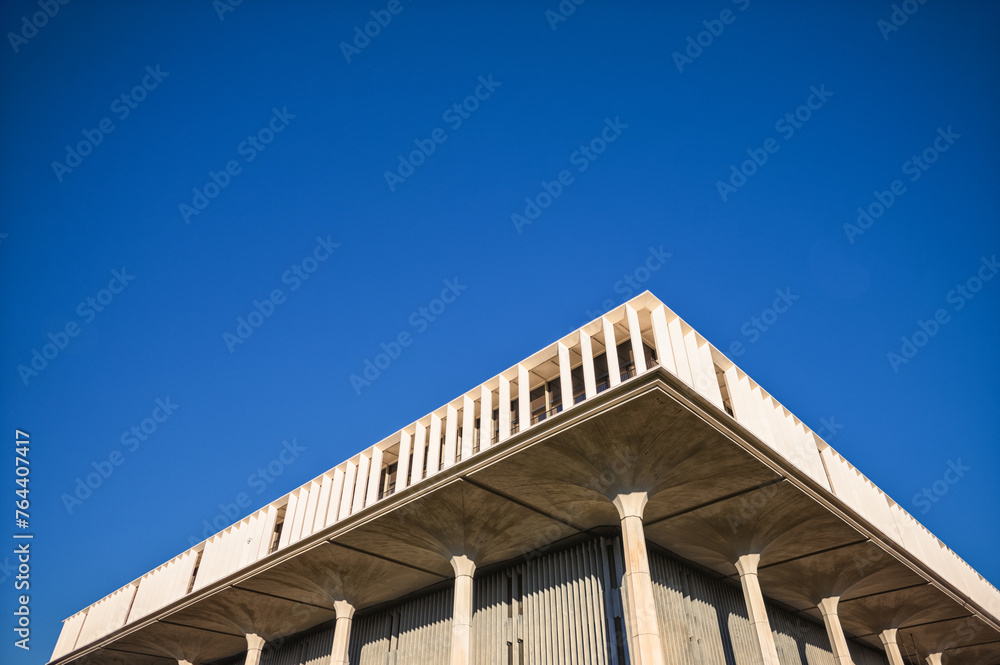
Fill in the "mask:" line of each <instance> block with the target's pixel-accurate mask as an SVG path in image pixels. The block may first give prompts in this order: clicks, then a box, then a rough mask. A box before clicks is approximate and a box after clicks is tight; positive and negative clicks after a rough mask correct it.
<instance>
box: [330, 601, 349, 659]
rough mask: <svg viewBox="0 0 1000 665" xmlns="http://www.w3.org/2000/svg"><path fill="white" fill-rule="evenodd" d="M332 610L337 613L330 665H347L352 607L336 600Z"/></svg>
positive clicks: (345, 602)
mask: <svg viewBox="0 0 1000 665" xmlns="http://www.w3.org/2000/svg"><path fill="white" fill-rule="evenodd" d="M333 608H334V609H335V610H336V611H337V624H336V626H335V627H334V629H333V653H332V655H331V657H330V665H348V664H349V651H348V649H349V648H350V646H351V621H352V620H353V619H354V606H353V605H351V604H350V603H348V602H347V601H346V600H338V601H337V602H335V603H334V604H333Z"/></svg>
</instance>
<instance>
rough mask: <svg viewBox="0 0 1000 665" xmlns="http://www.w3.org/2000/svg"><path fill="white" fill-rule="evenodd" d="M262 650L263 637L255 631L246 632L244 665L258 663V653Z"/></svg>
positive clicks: (256, 664)
mask: <svg viewBox="0 0 1000 665" xmlns="http://www.w3.org/2000/svg"><path fill="white" fill-rule="evenodd" d="M263 650H264V638H263V637H261V636H260V635H257V634H255V633H247V659H246V660H245V661H243V662H244V663H245V665H260V653H261V651H263Z"/></svg>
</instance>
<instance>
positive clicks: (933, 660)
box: [925, 652, 941, 665]
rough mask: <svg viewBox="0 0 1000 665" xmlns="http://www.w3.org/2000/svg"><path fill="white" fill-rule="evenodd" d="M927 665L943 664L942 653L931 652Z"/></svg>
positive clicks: (928, 655)
mask: <svg viewBox="0 0 1000 665" xmlns="http://www.w3.org/2000/svg"><path fill="white" fill-rule="evenodd" d="M925 660H926V661H927V665H941V653H940V652H938V653H929V654H927V658H925Z"/></svg>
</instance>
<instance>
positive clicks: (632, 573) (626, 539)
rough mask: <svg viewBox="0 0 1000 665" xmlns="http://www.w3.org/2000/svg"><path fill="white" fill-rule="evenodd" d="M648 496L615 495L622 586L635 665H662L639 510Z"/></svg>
mask: <svg viewBox="0 0 1000 665" xmlns="http://www.w3.org/2000/svg"><path fill="white" fill-rule="evenodd" d="M648 500H649V495H648V494H646V492H631V493H628V494H619V495H618V496H617V497H615V500H614V504H615V508H617V509H618V516H619V517H620V518H621V521H622V543H623V546H624V555H625V584H624V585H623V586H625V588H626V590H627V598H623V600H624V601H625V606H626V607H625V613H626V616H627V617H628V633H629V635H628V636H629V646H630V649H631V652H632V663H633V664H634V665H663V646H662V644H661V641H660V625H659V623H658V622H657V620H656V604H655V602H654V600H653V578H652V577H651V576H650V574H649V555H648V554H647V553H646V534H645V531H644V530H643V527H642V511H643V509H644V508H645V507H646V502H647V501H648Z"/></svg>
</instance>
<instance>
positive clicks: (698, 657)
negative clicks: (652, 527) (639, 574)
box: [649, 552, 886, 665]
mask: <svg viewBox="0 0 1000 665" xmlns="http://www.w3.org/2000/svg"><path fill="white" fill-rule="evenodd" d="M649 563H650V573H651V575H652V578H653V594H654V599H655V602H656V612H657V619H658V620H659V625H660V635H661V638H662V641H663V651H664V654H663V655H664V659H665V661H666V662H668V663H678V664H685V665H687V664H690V665H715V664H717V663H726V664H727V665H760V662H761V661H760V655H759V654H758V647H757V642H756V639H755V637H754V634H753V629H752V627H751V625H750V620H749V618H748V617H747V611H746V604H745V601H744V600H743V594H742V592H741V590H740V588H739V587H737V586H735V585H732V584H727V583H725V582H723V581H722V580H718V579H714V578H711V577H709V576H707V575H704V574H702V573H699V572H698V571H696V570H693V569H691V568H689V567H687V566H685V565H684V564H682V563H680V562H677V561H674V560H673V559H670V558H667V557H665V556H662V555H661V554H659V553H657V552H650V554H649ZM767 614H768V620H769V621H770V623H771V631H772V633H773V635H774V642H775V646H776V648H777V651H778V660H779V662H780V663H781V665H836V663H835V661H834V658H833V653H832V650H831V649H830V641H829V638H828V637H827V634H826V629H825V627H824V626H823V625H821V624H818V623H814V622H812V621H807V620H805V619H803V618H801V617H799V616H796V615H795V614H792V613H790V612H787V611H785V610H783V609H781V608H779V607H777V606H775V605H773V604H771V603H767ZM849 646H850V650H851V654H852V657H853V658H854V665H886V660H885V657H884V655H883V654H882V652H880V651H876V650H874V649H870V648H867V647H864V646H861V645H859V644H856V643H853V642H851V643H849Z"/></svg>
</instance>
